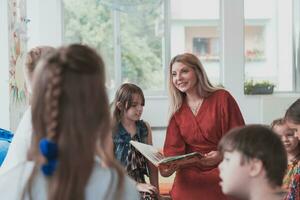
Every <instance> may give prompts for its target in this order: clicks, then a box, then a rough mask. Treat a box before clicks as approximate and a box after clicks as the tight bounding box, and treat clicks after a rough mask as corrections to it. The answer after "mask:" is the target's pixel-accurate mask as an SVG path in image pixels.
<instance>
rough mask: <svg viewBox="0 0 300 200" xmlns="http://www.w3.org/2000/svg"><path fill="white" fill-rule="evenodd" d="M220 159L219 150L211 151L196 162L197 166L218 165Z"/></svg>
mask: <svg viewBox="0 0 300 200" xmlns="http://www.w3.org/2000/svg"><path fill="white" fill-rule="evenodd" d="M221 160H222V155H221V154H220V152H219V151H211V152H209V153H207V154H205V155H204V158H202V159H200V160H199V162H198V165H199V167H200V168H201V167H212V166H216V165H218V164H219V163H220V162H221Z"/></svg>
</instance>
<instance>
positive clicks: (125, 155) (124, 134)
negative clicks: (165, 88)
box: [113, 83, 159, 200]
mask: <svg viewBox="0 0 300 200" xmlns="http://www.w3.org/2000/svg"><path fill="white" fill-rule="evenodd" d="M144 105H145V98H144V94H143V92H142V90H141V89H140V88H139V87H138V86H136V85H134V84H130V83H125V84H123V85H122V86H121V87H120V88H119V90H118V91H117V93H116V96H115V100H114V104H113V106H114V108H113V120H114V124H113V141H114V153H115V156H116V158H117V159H118V160H119V161H120V162H121V163H122V165H123V166H124V167H125V168H126V170H127V172H128V174H129V176H131V177H132V178H133V179H134V180H135V181H136V182H137V189H138V191H140V192H141V196H142V197H141V199H149V200H151V199H157V194H159V191H158V171H157V168H156V167H155V166H154V165H152V164H151V163H150V162H147V160H146V159H145V158H144V157H143V156H142V155H141V154H140V153H139V152H137V151H135V150H134V147H131V145H130V143H129V142H130V140H136V141H138V142H143V143H146V144H150V145H152V133H151V128H150V126H149V124H148V123H147V122H145V121H143V120H141V115H142V113H143V107H144ZM144 175H147V176H149V177H150V183H151V184H147V183H146V181H145V177H144Z"/></svg>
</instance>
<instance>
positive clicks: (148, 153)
mask: <svg viewBox="0 0 300 200" xmlns="http://www.w3.org/2000/svg"><path fill="white" fill-rule="evenodd" d="M130 144H132V145H133V146H134V147H135V148H136V149H137V150H138V151H139V152H140V153H141V154H142V155H143V156H145V157H146V158H147V159H148V160H149V161H150V162H151V163H152V164H154V165H155V166H158V164H159V162H160V161H161V160H162V159H164V158H165V157H164V155H163V154H162V153H160V152H159V151H158V150H157V149H156V148H154V147H153V146H151V145H148V144H144V143H141V142H137V141H133V140H131V141H130Z"/></svg>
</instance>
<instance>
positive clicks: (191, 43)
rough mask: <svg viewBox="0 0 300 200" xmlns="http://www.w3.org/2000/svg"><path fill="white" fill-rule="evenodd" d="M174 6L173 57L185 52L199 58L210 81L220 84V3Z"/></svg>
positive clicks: (181, 0)
mask: <svg viewBox="0 0 300 200" xmlns="http://www.w3.org/2000/svg"><path fill="white" fill-rule="evenodd" d="M170 3H171V20H170V21H171V45H170V46H171V56H172V57H173V56H175V55H177V54H180V53H184V52H190V53H193V54H195V55H197V56H198V57H199V59H200V60H201V62H202V64H203V66H204V68H205V70H206V72H207V74H208V76H209V79H210V80H211V81H212V82H213V83H214V84H215V85H217V84H220V42H219V37H220V36H219V35H220V31H219V18H220V17H219V15H220V14H219V6H220V5H219V4H220V3H219V0H210V1H207V0H197V1H194V0H171V1H170ZM203 5H205V6H203ZM195 8H196V9H195Z"/></svg>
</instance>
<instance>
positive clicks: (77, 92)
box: [23, 44, 139, 200]
mask: <svg viewBox="0 0 300 200" xmlns="http://www.w3.org/2000/svg"><path fill="white" fill-rule="evenodd" d="M32 125H33V133H34V134H33V137H32V144H31V157H32V159H33V161H34V168H33V171H32V174H31V175H30V177H29V179H28V181H27V185H26V187H25V190H24V196H23V197H24V198H25V199H28V198H29V199H39V200H46V199H47V200H66V199H72V200H82V199H87V200H96V199H97V200H99V199H103V200H104V199H105V200H115V199H122V200H123V199H126V200H135V199H139V196H138V193H137V192H136V189H135V187H134V185H133V184H132V182H131V181H130V180H129V178H127V177H126V176H124V174H123V173H122V169H121V167H119V165H118V164H117V163H115V162H114V161H113V160H111V159H110V157H108V156H106V152H105V148H104V146H105V143H106V141H107V138H109V137H111V132H110V127H111V126H110V117H109V106H108V98H107V94H106V89H105V71H104V63H103V60H102V58H101V57H100V56H99V55H98V54H97V53H96V52H95V51H94V50H93V49H91V48H89V47H87V46H83V45H79V44H73V45H70V46H67V47H62V48H60V49H58V50H57V51H56V52H55V53H54V54H52V55H51V56H49V57H47V59H45V60H43V62H41V64H40V65H38V67H37V69H36V72H35V74H34V88H33V98H32Z"/></svg>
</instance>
